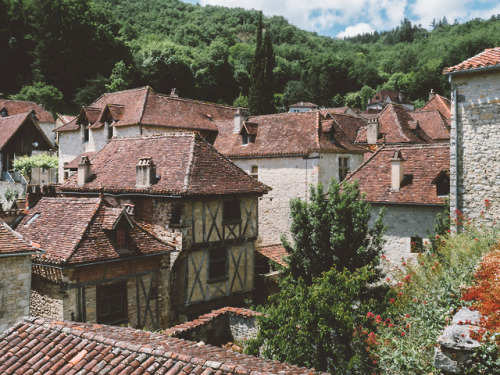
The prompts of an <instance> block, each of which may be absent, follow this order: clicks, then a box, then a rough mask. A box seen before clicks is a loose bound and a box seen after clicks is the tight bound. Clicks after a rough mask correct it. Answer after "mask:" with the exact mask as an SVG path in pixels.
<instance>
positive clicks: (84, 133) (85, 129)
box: [80, 124, 89, 142]
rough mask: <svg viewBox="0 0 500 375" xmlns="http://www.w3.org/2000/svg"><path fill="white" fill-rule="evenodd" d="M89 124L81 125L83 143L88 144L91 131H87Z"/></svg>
mask: <svg viewBox="0 0 500 375" xmlns="http://www.w3.org/2000/svg"><path fill="white" fill-rule="evenodd" d="M87 125H88V124H82V125H80V126H81V127H82V129H83V142H88V141H89V129H87Z"/></svg>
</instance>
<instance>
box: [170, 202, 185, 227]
mask: <svg viewBox="0 0 500 375" xmlns="http://www.w3.org/2000/svg"><path fill="white" fill-rule="evenodd" d="M181 224H182V205H180V204H172V206H170V225H181Z"/></svg>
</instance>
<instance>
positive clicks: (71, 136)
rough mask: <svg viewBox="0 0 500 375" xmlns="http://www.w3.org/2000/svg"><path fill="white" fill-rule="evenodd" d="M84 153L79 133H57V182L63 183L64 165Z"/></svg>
mask: <svg viewBox="0 0 500 375" xmlns="http://www.w3.org/2000/svg"><path fill="white" fill-rule="evenodd" d="M83 151H84V147H83V143H82V136H81V134H80V132H79V131H68V132H59V173H58V176H59V182H60V183H62V182H64V164H65V163H69V162H70V161H71V160H73V159H74V158H76V157H77V156H78V155H80V154H81V153H82V152H83Z"/></svg>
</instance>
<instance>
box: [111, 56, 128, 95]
mask: <svg viewBox="0 0 500 375" xmlns="http://www.w3.org/2000/svg"><path fill="white" fill-rule="evenodd" d="M129 74H130V71H129V69H128V68H127V66H126V65H125V63H124V62H123V60H120V61H118V62H117V63H116V64H115V67H114V68H113V70H112V71H111V76H110V77H109V83H108V84H106V92H115V91H121V90H125V89H126V88H127V87H128V85H129V84H130V79H129V78H128V76H129Z"/></svg>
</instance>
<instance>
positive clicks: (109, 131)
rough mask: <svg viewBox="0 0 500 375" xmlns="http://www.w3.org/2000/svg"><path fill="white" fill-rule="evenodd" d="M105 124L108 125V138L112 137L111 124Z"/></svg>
mask: <svg viewBox="0 0 500 375" xmlns="http://www.w3.org/2000/svg"><path fill="white" fill-rule="evenodd" d="M106 124H107V126H108V139H111V138H113V128H112V127H111V125H109V123H106Z"/></svg>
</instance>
